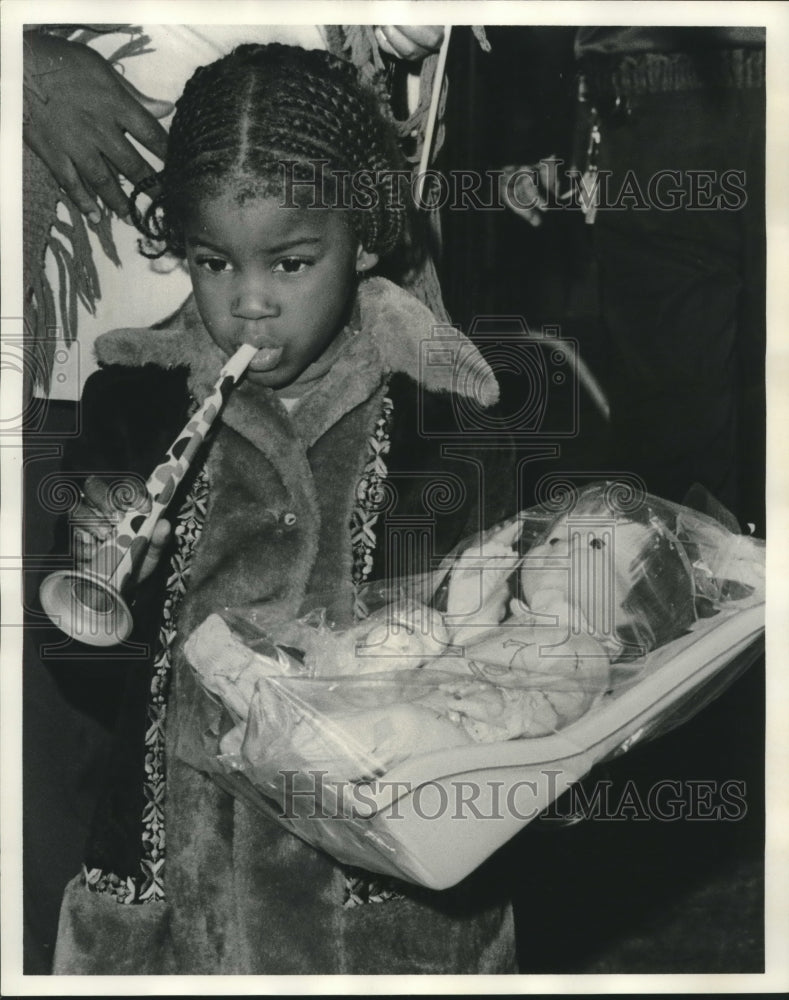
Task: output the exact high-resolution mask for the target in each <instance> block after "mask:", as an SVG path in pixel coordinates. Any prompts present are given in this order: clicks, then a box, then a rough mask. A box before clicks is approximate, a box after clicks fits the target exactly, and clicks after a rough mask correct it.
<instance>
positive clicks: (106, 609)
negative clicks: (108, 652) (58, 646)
mask: <svg viewBox="0 0 789 1000" xmlns="http://www.w3.org/2000/svg"><path fill="white" fill-rule="evenodd" d="M39 597H40V599H41V606H42V607H43V609H44V611H45V612H46V613H47V614H48V615H49V617H50V618H51V619H52V621H53V622H55V623H56V624H57V625H58V627H59V628H60V629H61V631H63V632H65V633H66V635H69V636H71V638H72V639H77V640H78V641H79V642H84V643H87V644H88V645H90V646H114V645H116V644H117V643H119V642H123V641H124V640H125V639H128V637H129V635H131V631H132V627H133V624H134V623H133V620H132V615H131V611H130V610H129V607H128V605H127V604H126V602H125V601H124V599H123V598H122V597H121V595H120V593H119V591H118V590H116V589H115V587H113V586H112V585H111V584H109V583H108V582H107V581H106V580H105V579H103V578H102V577H101V576H99V575H98V574H95V573H91V572H89V571H84V570H73V569H72V570H61V571H58V572H55V573H50V574H49V576H48V577H47V578H46V579H45V580H44V581H43V583H42V584H41V589H40V590H39Z"/></svg>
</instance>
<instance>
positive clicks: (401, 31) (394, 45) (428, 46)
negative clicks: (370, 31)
mask: <svg viewBox="0 0 789 1000" xmlns="http://www.w3.org/2000/svg"><path fill="white" fill-rule="evenodd" d="M375 38H376V41H377V42H378V46H379V48H381V49H382V50H383V51H384V52H386V53H387V54H388V55H390V56H395V57H396V58H398V59H408V60H409V61H416V60H419V59H424V58H425V56H427V55H430V53H431V52H437V51H438V49H439V48H441V42H442V41H443V40H444V29H443V27H442V26H441V25H440V24H386V25H382V24H379V25H378V26H377V27H376V29H375Z"/></svg>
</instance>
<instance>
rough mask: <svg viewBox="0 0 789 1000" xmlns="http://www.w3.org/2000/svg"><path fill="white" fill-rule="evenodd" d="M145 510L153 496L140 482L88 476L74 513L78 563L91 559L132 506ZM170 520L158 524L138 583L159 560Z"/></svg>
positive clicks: (72, 515)
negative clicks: (149, 494)
mask: <svg viewBox="0 0 789 1000" xmlns="http://www.w3.org/2000/svg"><path fill="white" fill-rule="evenodd" d="M132 508H133V509H135V510H139V511H140V512H141V513H146V512H147V511H149V510H150V508H151V499H150V497H149V496H148V493H147V491H146V490H145V489H144V486H143V485H142V484H141V483H137V482H135V481H134V480H131V479H129V480H128V481H126V480H121V481H119V480H118V479H113V480H112V481H108V480H107V479H106V477H105V478H104V479H102V478H100V477H99V476H88V478H87V479H86V480H85V483H84V486H83V495H82V499H81V500H80V502H79V503H78V504H77V506H76V507H75V508H74V510H73V511H72V512H71V526H72V528H73V535H74V540H75V544H74V555H75V559H76V562H77V564H78V566H82V565H84V564H85V563H88V562H90V561H91V560H92V559H93V558H94V556H95V555H96V552H97V550H98V547H99V545H100V543H101V542H103V541H104V540H105V539H106V538H107V536H108V535H109V533H110V532H111V531H112V530H113V529H114V528H115V526H116V525H117V524H118V522H119V521H120V519H121V517H122V516H123V515H124V514H125V513H126V512H127V511H128V510H130V509H132ZM170 528H171V526H170V523H169V521H165V520H161V521H159V522H158V523H157V525H156V527H155V528H154V531H153V536H152V537H151V541H150V544H149V545H148V549H147V550H146V553H145V556H144V557H143V561H142V563H141V565H140V568H139V571H138V573H137V577H136V582H137V583H141V582H142V581H143V580H144V579H145V578H146V577H148V576H150V575H151V573H152V572H153V571H154V569H155V568H156V566H157V565H158V563H159V560H160V558H161V556H162V552H163V550H164V547H165V545H166V544H167V540H168V539H169V537H170Z"/></svg>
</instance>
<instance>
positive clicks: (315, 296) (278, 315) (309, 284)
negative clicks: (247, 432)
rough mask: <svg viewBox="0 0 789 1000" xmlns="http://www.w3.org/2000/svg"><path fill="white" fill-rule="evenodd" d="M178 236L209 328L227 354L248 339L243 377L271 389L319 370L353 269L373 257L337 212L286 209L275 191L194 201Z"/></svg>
mask: <svg viewBox="0 0 789 1000" xmlns="http://www.w3.org/2000/svg"><path fill="white" fill-rule="evenodd" d="M184 242H185V245H186V259H187V262H188V265H189V273H190V275H191V279H192V287H193V289H194V293H195V299H196V301H197V307H198V309H199V311H200V315H201V317H202V319H203V322H204V323H205V325H206V328H207V330H208V332H209V333H210V335H211V337H212V338H213V340H214V342H215V343H216V344H217V345H218V346H219V347H220V348H221V349H222V350H223V351H224V352H225V353H226V354H227V355H231V354H233V353H234V351H236V349H237V348H238V347H239V346H240V345H241V344H254V346H255V347H257V348H258V349H259V350H258V353H257V354H256V355H255V356H254V357H253V359H252V361H251V363H250V365H249V368H248V370H247V378H248V379H249V381H251V382H252V383H255V384H258V385H263V386H267V387H268V388H271V389H283V388H285V387H286V386H291V385H293V386H295V387H297V386H298V385H299V384H300V383H308V382H309V381H311V380H312V379H314V378H317V377H318V376H319V375H321V374H323V372H324V371H326V370H328V368H329V367H330V366H331V364H332V362H333V360H334V356H335V354H336V353H337V349H334V350H333V349H332V344H333V342H334V340H335V338H336V337H337V334H338V333H339V332H340V331H341V330H342V328H343V326H344V324H345V322H346V320H347V318H348V311H349V307H350V305H351V302H352V298H353V294H354V291H355V287H356V279H357V271H360V270H366V269H367V268H369V267H372V266H373V265H374V264H375V263H376V261H377V259H378V258H377V257H376V256H375V255H374V254H368V253H366V252H365V251H364V250H362V248H361V247H360V245H359V241H358V238H357V237H356V235H355V234H354V233H353V231H352V229H351V227H350V226H349V225H348V224H347V222H346V220H345V219H344V218H343V216H342V213H341V211H340V210H337V209H317V208H290V207H288V208H286V207H283V206H282V205H281V203H280V199H279V198H278V197H277V196H266V197H264V196H259V197H250V198H246V199H245V200H243V201H242V200H240V199H238V198H237V197H236V194H235V192H233V191H229V192H227V193H224V194H221V195H217V196H215V197H205V198H203V199H201V200H200V201H199V202H198V203H197V204H196V206H195V208H194V210H193V211H192V212H191V214H190V215H189V216H188V217H187V218H186V220H185V226H184Z"/></svg>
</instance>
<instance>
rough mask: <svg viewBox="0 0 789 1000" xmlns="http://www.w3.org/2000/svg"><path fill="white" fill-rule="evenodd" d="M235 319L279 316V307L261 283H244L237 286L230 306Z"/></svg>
mask: <svg viewBox="0 0 789 1000" xmlns="http://www.w3.org/2000/svg"><path fill="white" fill-rule="evenodd" d="M230 311H231V313H232V315H233V316H235V317H236V318H237V319H248V320H256V319H267V318H269V317H272V316H278V315H279V306H278V305H277V303H276V301H275V300H274V298H273V296H272V295H271V294H270V291H269V290H268V289H267V288H266V285H265V283H264V282H261V281H245V282H243V283H242V284H240V285H239V287H238V288H237V290H236V294H235V296H234V298H233V300H232V302H231V304H230Z"/></svg>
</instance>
